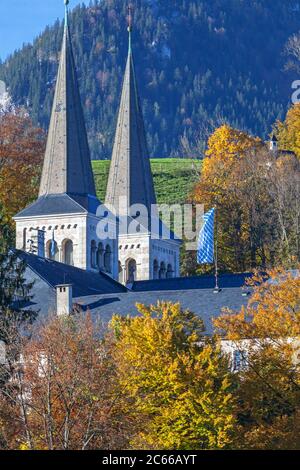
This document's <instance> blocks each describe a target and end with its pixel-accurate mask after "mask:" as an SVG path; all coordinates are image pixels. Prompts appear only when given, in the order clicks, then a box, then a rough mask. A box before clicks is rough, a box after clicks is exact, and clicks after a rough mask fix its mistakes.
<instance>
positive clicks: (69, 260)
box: [62, 240, 74, 266]
mask: <svg viewBox="0 0 300 470" xmlns="http://www.w3.org/2000/svg"><path fill="white" fill-rule="evenodd" d="M62 247H63V263H65V264H68V265H69V266H73V265H74V259H73V242H72V240H65V241H64V242H63V244H62Z"/></svg>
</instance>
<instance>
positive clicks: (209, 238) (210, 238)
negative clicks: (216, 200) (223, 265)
mask: <svg viewBox="0 0 300 470" xmlns="http://www.w3.org/2000/svg"><path fill="white" fill-rule="evenodd" d="M203 221H204V224H203V227H202V228H201V230H200V233H199V240H198V255H197V261H198V263H199V264H207V263H208V264H212V263H214V251H215V250H214V225H215V209H211V210H210V211H208V212H207V213H206V214H204V216H203Z"/></svg>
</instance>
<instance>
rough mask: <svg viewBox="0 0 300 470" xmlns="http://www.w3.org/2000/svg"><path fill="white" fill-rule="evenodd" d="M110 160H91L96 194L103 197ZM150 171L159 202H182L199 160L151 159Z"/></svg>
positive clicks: (190, 185) (193, 181) (196, 170)
mask: <svg viewBox="0 0 300 470" xmlns="http://www.w3.org/2000/svg"><path fill="white" fill-rule="evenodd" d="M109 167H110V161H109V160H105V161H103V160H96V161H93V169H94V174H95V181H96V188H97V195H98V197H99V198H100V200H101V201H104V199H105V191H106V186H107V180H108V173H109ZM151 167H152V173H153V178H154V185H155V191H156V195H157V201H158V203H159V204H163V203H164V204H174V203H183V202H185V201H186V199H187V197H188V195H189V193H190V192H191V190H192V188H193V186H194V184H195V182H196V181H197V179H198V178H199V172H200V167H201V162H200V161H195V160H190V159H176V158H165V159H152V160H151Z"/></svg>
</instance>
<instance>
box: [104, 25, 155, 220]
mask: <svg viewBox="0 0 300 470" xmlns="http://www.w3.org/2000/svg"><path fill="white" fill-rule="evenodd" d="M120 197H126V198H127V207H130V206H132V205H133V204H143V205H144V206H145V207H147V209H148V212H149V214H150V211H151V204H156V198H155V192H154V185H153V178H152V173H151V167H150V159H149V153H148V147H147V142H146V134H145V126H144V120H143V115H142V110H141V105H140V98H139V93H138V87H137V80H136V74H135V68H134V62H133V55H132V48H131V29H130V45H129V51H128V58H127V64H126V70H125V76H124V82H123V89H122V97H121V104H120V109H119V116H118V122H117V129H116V135H115V141H114V148H113V154H112V162H111V166H110V173H109V179H108V185H107V192H106V204H107V205H108V204H111V205H112V206H113V207H115V208H116V209H118V207H119V200H120V199H119V198H120ZM119 213H122V212H121V211H119ZM133 215H134V214H133Z"/></svg>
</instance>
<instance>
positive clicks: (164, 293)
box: [18, 252, 250, 334]
mask: <svg viewBox="0 0 300 470" xmlns="http://www.w3.org/2000/svg"><path fill="white" fill-rule="evenodd" d="M18 253H19V257H20V258H21V259H23V260H24V261H25V262H26V264H27V271H26V278H27V279H28V281H33V280H34V281H35V284H34V287H33V295H34V298H33V300H32V302H31V307H32V308H34V309H37V310H39V311H40V315H41V316H44V315H47V314H48V313H49V312H50V311H52V312H53V311H55V305H56V297H55V295H56V294H55V289H54V288H55V286H56V285H59V284H65V283H71V284H72V285H73V302H74V304H77V305H80V306H81V308H82V310H83V311H90V313H91V315H92V318H94V319H95V321H100V322H101V323H103V324H104V325H106V324H107V323H108V322H109V321H110V320H111V318H112V316H113V315H114V314H120V315H127V314H129V315H137V314H138V312H137V308H136V304H137V303H144V304H146V305H151V304H156V303H157V301H158V300H160V301H169V302H179V303H180V304H181V305H182V307H183V308H184V309H189V310H191V311H193V312H195V313H196V314H197V315H199V316H201V318H202V319H203V320H204V323H205V327H206V333H207V334H210V333H212V331H213V327H212V319H213V318H215V317H217V316H219V315H220V313H221V312H222V309H224V308H229V309H231V310H234V311H239V310H240V308H241V306H242V305H246V304H247V302H248V299H249V297H248V296H247V295H245V293H247V291H249V289H246V291H245V290H244V289H243V285H244V281H245V279H247V278H248V277H249V276H250V275H249V274H237V275H235V274H231V275H224V276H221V277H220V285H221V287H222V290H221V292H219V293H215V292H214V286H215V284H214V277H213V276H203V277H202V276H200V277H198V278H196V277H194V278H192V277H191V278H182V279H166V280H159V281H140V282H136V283H134V285H133V290H128V289H126V287H124V286H122V285H121V284H119V283H118V282H116V281H114V280H112V279H111V278H110V277H108V276H106V275H105V274H103V273H100V274H97V273H92V272H88V271H83V270H81V269H78V268H74V267H71V266H67V265H65V264H61V263H57V262H56V261H48V260H45V259H44V258H39V257H38V256H36V255H32V254H29V253H24V252H18Z"/></svg>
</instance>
